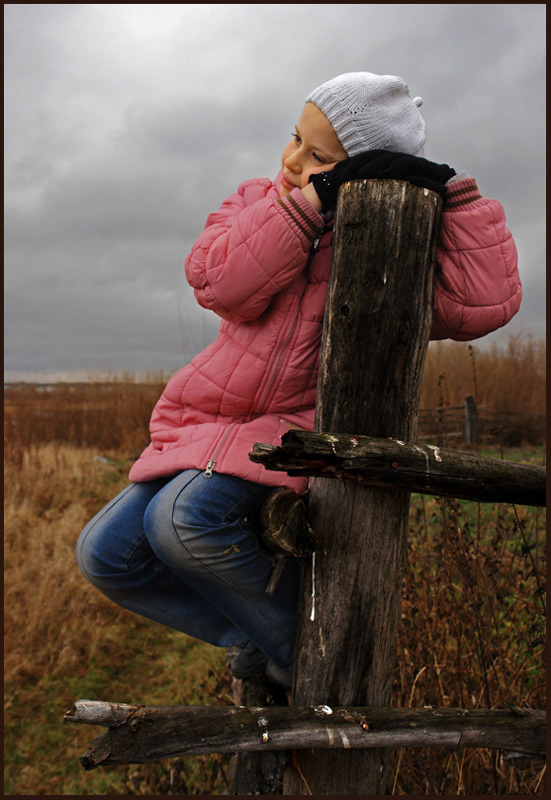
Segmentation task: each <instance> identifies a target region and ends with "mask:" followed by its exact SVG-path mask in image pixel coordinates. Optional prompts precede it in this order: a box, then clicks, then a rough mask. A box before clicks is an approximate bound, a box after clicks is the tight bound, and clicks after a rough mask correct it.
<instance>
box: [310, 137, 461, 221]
mask: <svg viewBox="0 0 551 800" xmlns="http://www.w3.org/2000/svg"><path fill="white" fill-rule="evenodd" d="M454 175H455V170H454V169H452V168H451V167H449V166H448V165H447V164H435V163H434V162H433V161H427V159H426V158H421V157H420V156H411V155H408V154H407V153H394V152H392V151H390V150H368V151H367V152H365V153H358V155H355V156H352V158H347V159H346V160H345V161H339V162H338V163H337V164H336V165H335V167H334V168H333V169H332V170H330V171H329V172H319V173H318V174H317V175H311V176H310V179H309V182H311V183H313V184H314V189H315V190H316V193H317V194H318V197H319V198H320V200H321V204H322V210H323V211H328V210H329V209H331V208H335V206H336V204H337V195H338V192H339V188H340V186H342V184H343V183H346V182H347V181H353V180H358V179H360V178H379V179H381V180H384V179H389V178H394V179H396V180H404V181H408V182H409V183H413V184H415V186H421V187H422V188H424V189H430V190H431V191H433V192H437V193H438V194H439V195H444V194H445V193H446V191H447V190H446V186H445V184H446V183H447V181H449V179H450V178H452V177H453V176H454Z"/></svg>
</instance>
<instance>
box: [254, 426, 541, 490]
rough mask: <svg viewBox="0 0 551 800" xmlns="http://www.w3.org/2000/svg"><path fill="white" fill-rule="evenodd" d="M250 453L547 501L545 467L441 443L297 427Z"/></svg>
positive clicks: (349, 474) (385, 478) (420, 484)
mask: <svg viewBox="0 0 551 800" xmlns="http://www.w3.org/2000/svg"><path fill="white" fill-rule="evenodd" d="M250 458H251V460H252V461H255V462H257V463H260V464H263V465H264V466H265V467H266V468H267V469H273V470H283V471H285V472H288V473H289V474H290V475H317V476H319V477H326V478H339V479H348V480H353V481H357V482H358V483H364V484H366V485H369V486H379V487H381V488H396V489H406V490H407V491H412V492H418V493H420V494H432V495H439V496H442V497H455V498H461V499H465V500H475V501H479V502H483V503H504V502H505V503H516V504H520V505H528V506H544V505H545V490H546V469H545V467H539V466H534V465H531V464H517V463H515V462H512V461H505V460H503V459H498V458H489V457H487V456H480V455H478V454H476V453H468V452H464V451H461V450H450V449H448V448H445V447H437V446H435V445H422V444H413V443H410V442H401V441H398V440H396V439H378V438H374V437H372V436H359V435H358V436H349V435H346V434H333V433H311V432H309V431H296V430H294V431H289V432H288V433H286V434H285V435H284V436H283V437H282V445H281V447H275V446H273V445H265V444H260V443H257V444H255V445H254V447H253V450H252V451H251V453H250Z"/></svg>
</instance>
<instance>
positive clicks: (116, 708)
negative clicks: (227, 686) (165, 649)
mask: <svg viewBox="0 0 551 800" xmlns="http://www.w3.org/2000/svg"><path fill="white" fill-rule="evenodd" d="M65 721H66V722H76V723H83V724H85V725H102V726H104V727H107V728H108V731H107V732H106V733H104V734H102V735H101V736H99V737H97V738H96V739H94V740H93V741H92V742H91V743H90V746H89V748H88V750H87V752H86V753H85V754H84V755H83V756H82V758H81V765H82V766H83V767H84V768H85V769H88V770H90V769H95V768H96V767H98V766H100V765H102V764H103V765H108V764H143V763H147V762H151V761H158V760H160V759H165V758H176V757H180V756H191V755H204V754H206V753H241V752H248V751H256V752H262V751H274V750H303V749H307V748H316V749H324V750H325V749H335V748H340V749H344V750H349V749H366V748H381V747H441V748H449V747H486V748H499V749H501V750H506V751H507V752H508V753H510V754H511V755H512V756H514V757H517V758H520V757H524V758H542V757H544V754H545V712H544V711H535V710H532V709H527V708H512V709H504V710H501V709H498V710H486V709H445V708H444V709H442V708H431V709H428V708H427V709H410V708H373V707H369V708H331V707H329V706H327V705H319V706H314V707H311V708H298V707H291V708H289V707H281V706H268V707H265V708H242V707H241V708H235V707H201V706H136V705H124V704H122V703H121V704H119V703H105V702H93V701H90V700H78V701H77V702H76V703H75V704H74V705H73V706H72V708H71V709H69V711H68V712H67V713H66V715H65Z"/></svg>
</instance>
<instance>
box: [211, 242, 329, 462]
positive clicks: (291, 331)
mask: <svg viewBox="0 0 551 800" xmlns="http://www.w3.org/2000/svg"><path fill="white" fill-rule="evenodd" d="M322 233H323V231H322ZM320 239H321V234H320V236H318V238H317V239H316V241H315V242H314V244H313V246H312V251H311V253H310V257H309V259H308V264H309V263H310V261H311V260H312V258H313V256H314V253H315V252H316V251H317V249H318V245H319V242H320ZM307 284H308V281H307V280H306V278H305V280H304V285H303V287H302V291H301V293H300V295H299V296H298V299H297V306H296V309H295V313H294V315H293V319H292V322H291V325H290V327H289V330H288V332H287V335H286V336H285V339H284V341H283V344H282V345H281V348H280V350H279V353H278V356H277V359H276V362H275V365H274V368H273V370H272V374H271V375H270V379H269V381H268V383H267V385H266V388H265V389H264V392H263V394H262V398H261V400H260V403H259V406H258V411H259V413H262V406H263V404H264V402H265V401H266V398H267V397H268V395H269V392H270V390H271V388H272V386H273V385H274V382H275V380H276V378H277V375H278V373H279V370H280V368H281V363H282V361H283V356H284V355H285V352H286V350H287V348H288V347H289V343H290V341H291V339H292V337H293V334H294V332H295V328H296V326H297V322H298V315H299V311H300V303H301V300H302V298H303V296H304V292H305V291H306V286H307ZM235 424H236V423H235V422H232V423H231V424H230V425H229V426H228V428H227V430H226V432H225V433H224V435H223V436H222V438H221V439H220V441H219V442H218V445H217V447H216V450H215V451H214V453H213V454H212V458H210V459H209V460H208V461H207V466H206V469H205V471H204V473H203V475H204V476H205V478H212V473H213V472H214V468H215V466H216V460H217V458H218V455H219V454H220V451H221V449H222V446H223V445H224V443H225V442H226V439H227V438H228V435H229V433H230V431H231V429H232V428H233V426H234V425H235Z"/></svg>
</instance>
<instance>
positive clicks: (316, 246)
mask: <svg viewBox="0 0 551 800" xmlns="http://www.w3.org/2000/svg"><path fill="white" fill-rule="evenodd" d="M320 239H321V233H320V235H319V236H318V238H317V239H316V240H315V241H314V244H313V245H312V250H313V251H314V253H315V252H316V251H317V249H318V245H319V243H320Z"/></svg>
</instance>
